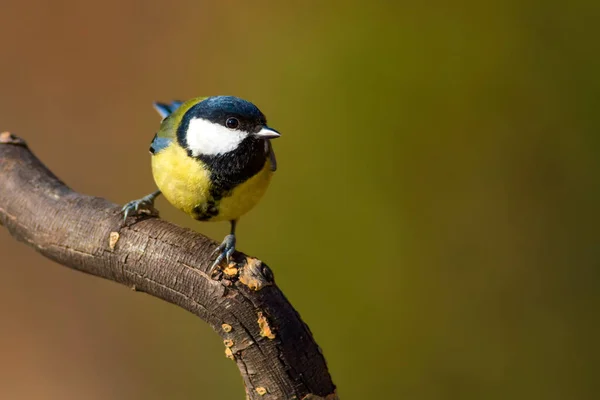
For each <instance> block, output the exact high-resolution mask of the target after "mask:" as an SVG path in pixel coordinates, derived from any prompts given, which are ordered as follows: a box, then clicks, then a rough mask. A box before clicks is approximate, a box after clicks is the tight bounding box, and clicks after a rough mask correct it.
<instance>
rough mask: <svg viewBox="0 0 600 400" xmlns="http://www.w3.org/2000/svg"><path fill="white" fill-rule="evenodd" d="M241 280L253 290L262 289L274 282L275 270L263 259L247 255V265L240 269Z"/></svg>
mask: <svg viewBox="0 0 600 400" xmlns="http://www.w3.org/2000/svg"><path fill="white" fill-rule="evenodd" d="M239 279H240V282H241V283H243V284H244V285H246V286H248V287H249V288H250V289H252V290H261V289H262V288H264V287H265V286H269V285H272V284H273V283H274V278H273V272H272V271H271V269H270V268H269V267H267V266H266V265H265V264H263V263H262V261H260V260H258V259H256V258H252V257H246V265H244V266H243V267H242V268H241V269H240V276H239Z"/></svg>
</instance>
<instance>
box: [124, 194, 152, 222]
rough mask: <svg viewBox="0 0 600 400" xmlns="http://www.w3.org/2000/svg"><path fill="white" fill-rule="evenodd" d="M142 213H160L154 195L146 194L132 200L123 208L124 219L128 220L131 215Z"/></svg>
mask: <svg viewBox="0 0 600 400" xmlns="http://www.w3.org/2000/svg"><path fill="white" fill-rule="evenodd" d="M140 213H143V214H148V215H158V211H157V210H156V209H155V208H154V197H150V196H146V197H142V198H141V199H138V200H132V201H130V202H129V203H127V204H125V205H124V206H123V208H122V209H121V214H123V220H126V219H127V217H128V216H129V215H138V214H140Z"/></svg>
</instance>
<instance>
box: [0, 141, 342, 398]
mask: <svg viewBox="0 0 600 400" xmlns="http://www.w3.org/2000/svg"><path fill="white" fill-rule="evenodd" d="M119 210H120V206H118V205H116V204H113V203H110V202H109V201H107V200H104V199H102V198H98V197H90V196H85V195H81V194H78V193H75V192H73V191H72V190H71V189H69V188H68V187H67V186H66V185H65V184H64V183H62V182H61V181H60V180H59V179H58V178H57V177H55V176H54V175H53V174H52V173H51V172H50V171H49V170H48V169H47V168H46V167H45V166H44V165H43V164H42V163H41V162H40V161H39V160H38V159H37V158H36V157H35V156H34V155H33V154H32V153H31V152H30V150H29V149H28V147H27V145H26V144H25V142H24V141H23V140H21V139H19V138H17V137H15V136H13V135H11V134H9V133H8V132H5V133H1V134H0V225H4V226H5V227H6V228H7V229H8V231H9V232H10V233H11V235H12V236H14V237H15V238H16V239H18V240H20V241H22V242H25V243H27V244H28V245H30V246H31V247H33V248H34V249H36V250H37V251H38V252H40V253H41V254H43V255H44V256H46V257H48V258H50V259H52V260H54V261H56V262H58V263H60V264H62V265H65V266H67V267H70V268H73V269H76V270H78V271H82V272H85V273H88V274H91V275H96V276H100V277H102V278H105V279H110V280H112V281H115V282H119V283H121V284H124V285H126V286H128V287H130V288H133V289H135V290H137V291H142V292H145V293H148V294H150V295H152V296H154V297H158V298H160V299H163V300H165V301H168V302H170V303H173V304H176V305H178V306H180V307H182V308H183V309H185V310H188V311H189V312H191V313H193V314H195V315H197V316H199V317H200V318H202V319H203V320H204V321H206V322H207V323H209V324H210V326H212V328H213V329H214V330H215V331H216V332H217V333H218V334H219V335H220V336H221V338H222V339H223V343H224V345H225V354H226V356H227V357H229V358H231V359H232V360H235V362H236V364H237V366H238V368H239V370H240V373H241V374H242V377H243V379H244V383H245V385H246V394H247V397H248V398H249V399H253V400H254V399H263V400H267V399H268V400H271V399H286V400H287V399H298V400H300V399H304V400H308V399H327V400H333V399H337V398H338V397H337V395H336V394H335V386H334V384H333V382H332V381H331V377H330V375H329V372H328V370H327V365H326V364H325V359H324V358H323V355H322V354H321V350H320V349H319V347H318V346H317V344H316V343H315V341H314V339H313V337H312V334H311V332H310V330H309V329H308V326H306V324H304V322H302V320H301V319H300V316H299V315H298V313H297V312H296V310H294V308H293V307H292V306H291V305H290V303H289V302H288V301H287V299H286V298H285V296H284V295H283V293H281V291H280V290H279V288H278V287H277V286H276V285H275V282H274V280H273V274H272V272H271V270H270V269H269V268H268V267H267V266H266V265H265V264H263V263H262V262H261V261H259V260H257V259H254V258H251V257H247V256H246V255H244V254H242V253H236V255H235V257H234V258H235V260H236V262H237V265H236V266H233V265H230V266H229V267H228V268H227V269H226V270H225V271H224V272H222V273H219V274H217V276H216V277H210V276H208V272H207V271H208V270H209V268H210V261H211V257H210V254H211V252H212V251H213V249H214V248H215V246H216V245H217V244H216V243H215V242H214V241H212V240H211V239H208V238H206V237H205V236H202V235H200V234H198V233H195V232H193V231H191V230H189V229H184V228H181V227H178V226H175V225H173V224H170V223H168V222H166V221H163V220H161V219H159V218H155V217H148V216H146V217H137V218H136V219H135V220H134V219H131V218H130V219H129V220H128V222H127V224H124V223H123V221H122V216H121V215H120V214H119ZM2 266H3V267H4V268H8V267H9V266H8V265H6V264H3V265H2Z"/></svg>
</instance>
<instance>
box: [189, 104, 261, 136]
mask: <svg viewBox="0 0 600 400" xmlns="http://www.w3.org/2000/svg"><path fill="white" fill-rule="evenodd" d="M188 113H189V114H190V115H189V117H191V118H202V119H206V120H208V121H210V122H212V123H216V124H219V125H223V126H228V125H227V120H228V119H229V118H235V119H237V120H238V121H239V127H237V129H239V130H242V131H245V132H252V133H255V132H258V131H259V130H260V129H261V128H262V127H263V126H265V125H266V124H267V119H266V118H265V116H264V114H263V113H262V112H261V111H260V110H259V109H258V107H256V106H255V105H254V104H252V103H250V102H249V101H246V100H244V99H240V98H239V97H234V96H214V97H209V98H207V99H205V100H203V101H201V102H200V103H198V104H196V105H195V106H193V107H192V108H190V110H189V111H188Z"/></svg>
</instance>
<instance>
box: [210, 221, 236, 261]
mask: <svg viewBox="0 0 600 400" xmlns="http://www.w3.org/2000/svg"><path fill="white" fill-rule="evenodd" d="M230 222H231V233H230V234H229V235H227V236H225V239H223V242H222V243H221V244H220V245H219V247H217V248H216V249H215V250H214V251H213V254H215V253H219V255H218V256H217V258H216V259H215V262H214V263H213V265H212V267H211V268H210V270H211V271H213V270H214V269H215V268H216V267H218V266H219V264H220V263H221V262H222V261H223V260H226V261H227V263H229V261H231V256H232V255H233V253H234V252H235V225H236V224H237V221H236V220H233V221H230Z"/></svg>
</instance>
